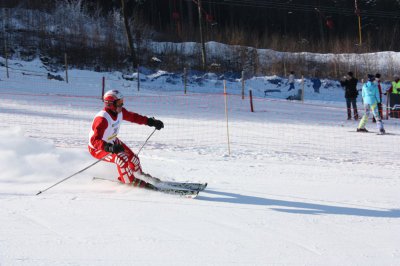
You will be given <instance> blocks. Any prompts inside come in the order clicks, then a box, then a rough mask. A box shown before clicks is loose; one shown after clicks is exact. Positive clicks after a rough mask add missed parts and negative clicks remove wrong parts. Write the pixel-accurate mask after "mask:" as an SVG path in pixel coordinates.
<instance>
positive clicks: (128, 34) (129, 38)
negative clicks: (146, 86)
mask: <svg viewBox="0 0 400 266" xmlns="http://www.w3.org/2000/svg"><path fill="white" fill-rule="evenodd" d="M121 11H122V15H123V17H124V25H125V33H126V38H127V41H128V47H129V52H130V58H131V60H132V63H133V66H134V67H135V66H136V65H137V62H136V61H137V60H136V53H135V48H134V47H133V39H132V33H131V28H130V26H129V18H128V14H127V13H126V8H125V0H121Z"/></svg>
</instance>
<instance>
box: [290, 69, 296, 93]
mask: <svg viewBox="0 0 400 266" xmlns="http://www.w3.org/2000/svg"><path fill="white" fill-rule="evenodd" d="M294 79H295V77H294V71H290V75H289V78H288V83H289V89H288V91H291V90H294Z"/></svg>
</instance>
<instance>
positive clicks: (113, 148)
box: [104, 143, 125, 153]
mask: <svg viewBox="0 0 400 266" xmlns="http://www.w3.org/2000/svg"><path fill="white" fill-rule="evenodd" d="M104 150H105V151H106V152H111V153H120V152H123V151H125V150H124V146H122V145H121V144H112V143H105V144H104Z"/></svg>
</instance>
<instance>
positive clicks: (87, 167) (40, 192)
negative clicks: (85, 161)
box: [36, 129, 156, 196]
mask: <svg viewBox="0 0 400 266" xmlns="http://www.w3.org/2000/svg"><path fill="white" fill-rule="evenodd" d="M154 132H156V129H154V131H153V132H152V133H151V134H150V136H148V138H147V139H146V141H145V142H144V143H143V145H142V147H141V148H140V149H139V151H138V153H137V155H139V153H140V151H141V150H142V149H143V147H144V145H146V143H147V141H148V140H149V139H150V137H151V136H153V134H154ZM108 155H109V154H106V155H105V156H103V157H102V158H100V159H98V160H97V161H95V162H94V163H92V164H91V165H89V166H86V167H85V168H83V169H82V170H80V171H78V172H76V173H74V174H72V175H70V176H68V177H66V178H64V179H63V180H60V181H58V182H57V183H55V184H54V185H51V186H50V187H48V188H46V189H44V190H41V191H39V192H38V193H36V196H37V195H39V194H42V193H43V192H46V191H47V190H49V189H50V188H53V187H55V186H57V185H58V184H60V183H62V182H64V181H65V180H67V179H70V178H71V177H73V176H76V175H77V174H80V173H82V172H83V171H85V170H87V169H89V168H90V167H92V166H93V165H95V164H97V163H99V162H100V161H102V160H103V159H104V158H105V157H106V156H108Z"/></svg>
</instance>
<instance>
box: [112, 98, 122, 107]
mask: <svg viewBox="0 0 400 266" xmlns="http://www.w3.org/2000/svg"><path fill="white" fill-rule="evenodd" d="M114 105H115V107H122V106H124V99H119V100H115V101H114Z"/></svg>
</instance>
